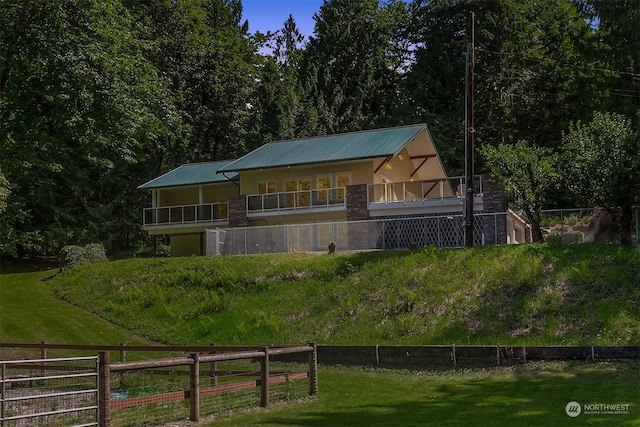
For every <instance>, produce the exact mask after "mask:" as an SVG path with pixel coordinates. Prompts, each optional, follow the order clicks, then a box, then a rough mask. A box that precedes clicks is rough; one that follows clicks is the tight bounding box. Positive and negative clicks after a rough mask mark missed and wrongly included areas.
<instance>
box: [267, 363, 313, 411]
mask: <svg viewBox="0 0 640 427" xmlns="http://www.w3.org/2000/svg"><path fill="white" fill-rule="evenodd" d="M308 369H309V365H308V364H305V363H294V362H289V363H285V362H280V363H278V362H271V366H270V372H271V376H272V379H271V381H270V383H269V401H270V402H277V401H291V400H297V399H302V398H305V397H308V396H309V387H310V384H309V373H308Z"/></svg>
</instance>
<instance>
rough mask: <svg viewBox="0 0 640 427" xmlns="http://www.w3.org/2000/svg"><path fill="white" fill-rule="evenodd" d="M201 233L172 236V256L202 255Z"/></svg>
mask: <svg viewBox="0 0 640 427" xmlns="http://www.w3.org/2000/svg"><path fill="white" fill-rule="evenodd" d="M200 252H201V249H200V234H199V233H198V234H180V235H173V236H171V256H191V255H200V254H201V253H200Z"/></svg>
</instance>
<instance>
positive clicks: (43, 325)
mask: <svg viewBox="0 0 640 427" xmlns="http://www.w3.org/2000/svg"><path fill="white" fill-rule="evenodd" d="M56 271H57V270H48V271H40V272H35V273H19V274H3V275H0V341H1V342H27V343H38V342H41V341H45V342H48V343H60V344H96V345H99V344H104V345H116V344H119V343H121V342H126V343H127V344H129V345H135V344H149V341H146V340H144V339H141V338H138V337H135V336H133V335H132V334H131V333H129V332H128V331H126V330H124V329H123V328H120V327H117V326H115V325H113V324H112V323H110V322H108V321H106V320H104V319H102V318H100V317H98V316H97V315H95V314H92V313H89V312H87V311H85V310H82V309H80V308H77V307H74V306H73V305H71V304H69V303H66V302H64V301H61V300H60V299H58V298H55V297H54V295H53V292H52V291H51V288H50V283H51V281H50V279H51V278H52V277H53V276H54V274H55V273H56Z"/></svg>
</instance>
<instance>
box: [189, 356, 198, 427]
mask: <svg viewBox="0 0 640 427" xmlns="http://www.w3.org/2000/svg"><path fill="white" fill-rule="evenodd" d="M191 358H192V359H193V363H192V364H191V365H190V369H189V371H190V372H189V419H190V420H191V421H200V356H199V355H198V353H191Z"/></svg>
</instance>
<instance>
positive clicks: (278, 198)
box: [247, 187, 347, 214]
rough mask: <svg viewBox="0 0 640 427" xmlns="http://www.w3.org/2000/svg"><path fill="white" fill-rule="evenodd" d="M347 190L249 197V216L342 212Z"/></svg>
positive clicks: (340, 188) (253, 195) (321, 190)
mask: <svg viewBox="0 0 640 427" xmlns="http://www.w3.org/2000/svg"><path fill="white" fill-rule="evenodd" d="M346 193H347V192H346V188H345V187H336V188H322V189H315V190H300V191H286V192H281V193H269V194H250V195H248V196H247V214H257V213H282V212H291V211H319V210H324V211H327V210H340V209H344V208H345V207H346V203H345V198H346Z"/></svg>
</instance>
